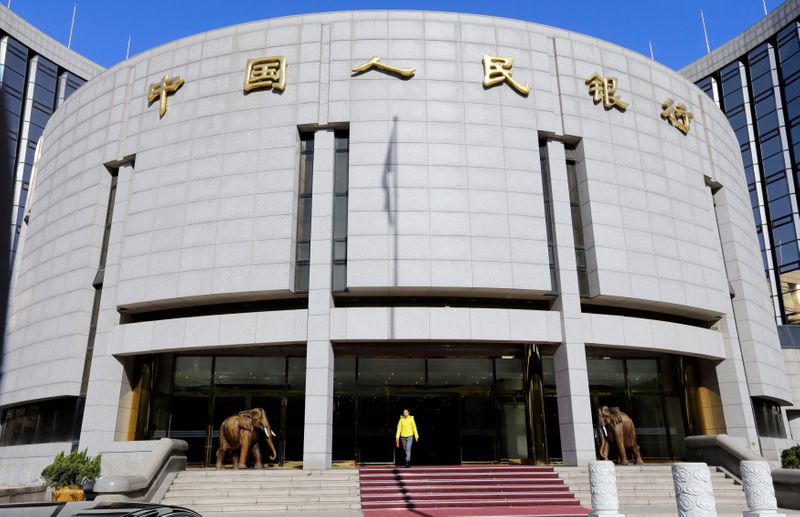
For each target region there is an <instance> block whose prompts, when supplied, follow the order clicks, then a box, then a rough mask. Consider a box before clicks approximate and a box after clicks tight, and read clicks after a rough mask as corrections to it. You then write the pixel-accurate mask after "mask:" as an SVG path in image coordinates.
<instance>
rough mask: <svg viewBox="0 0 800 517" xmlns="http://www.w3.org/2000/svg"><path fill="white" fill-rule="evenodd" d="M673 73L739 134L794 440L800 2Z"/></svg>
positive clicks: (798, 342)
mask: <svg viewBox="0 0 800 517" xmlns="http://www.w3.org/2000/svg"><path fill="white" fill-rule="evenodd" d="M681 73H682V74H683V75H684V76H686V77H688V78H689V79H690V80H692V81H694V82H695V83H696V84H697V85H698V86H699V87H700V88H702V89H703V91H705V92H706V94H708V96H709V97H711V98H712V99H714V102H715V103H716V105H717V106H719V107H720V109H722V110H723V111H724V112H725V115H726V116H727V117H728V120H729V121H730V123H731V126H732V127H733V129H734V132H735V133H736V138H737V140H738V142H739V150H740V152H741V154H742V161H743V164H744V174H745V178H746V181H747V188H748V192H749V195H750V205H751V206H752V208H753V218H754V224H755V228H756V233H757V235H758V243H759V249H760V250H761V260H762V263H763V267H764V272H765V274H766V277H767V280H768V285H769V288H770V297H771V299H772V305H773V311H774V313H775V319H776V321H777V323H778V325H779V327H778V330H779V335H780V338H781V346H782V347H783V353H784V356H785V360H786V365H787V371H789V374H790V378H791V387H792V391H793V400H794V401H795V402H796V404H795V405H794V406H791V407H787V408H785V411H786V413H787V416H788V421H789V424H790V430H789V433H790V434H791V435H793V437H794V439H796V440H800V405H797V403H800V398H799V397H800V370H798V369H797V368H796V365H797V364H798V363H800V212H799V211H798V206H799V205H798V200H800V198H799V197H798V195H799V194H800V189H799V188H798V187H800V172H798V171H800V168H798V164H800V2H798V1H797V0H787V1H785V2H784V3H783V4H781V5H780V6H779V7H778V8H777V9H775V10H774V11H773V12H771V13H769V15H767V16H765V17H764V18H763V19H762V20H761V21H759V22H758V23H756V24H755V25H753V26H752V27H751V28H750V29H748V30H747V31H745V32H743V33H742V34H740V35H739V36H737V37H736V38H734V39H733V40H731V41H729V42H728V43H726V44H725V45H723V46H722V47H720V48H718V49H716V50H715V51H714V52H712V53H710V54H708V55H706V56H704V57H703V58H701V59H698V60H697V61H695V62H694V63H691V64H690V65H688V66H686V67H685V68H684V69H683V70H681ZM775 431H776V432H778V433H780V431H779V430H775ZM765 432H766V430H765Z"/></svg>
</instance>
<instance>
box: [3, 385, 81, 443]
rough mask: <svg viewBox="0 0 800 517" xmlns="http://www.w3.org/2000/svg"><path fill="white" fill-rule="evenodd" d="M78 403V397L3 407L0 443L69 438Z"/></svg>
mask: <svg viewBox="0 0 800 517" xmlns="http://www.w3.org/2000/svg"><path fill="white" fill-rule="evenodd" d="M77 403H78V398H77V397H62V398H58V399H53V400H46V401H42V402H30V403H28V404H25V405H23V406H14V407H7V408H5V409H4V410H3V428H2V431H0V446H6V445H27V444H31V443H51V442H68V441H70V440H72V435H73V432H74V425H75V409H76V404H77Z"/></svg>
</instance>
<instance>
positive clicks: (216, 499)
mask: <svg viewBox="0 0 800 517" xmlns="http://www.w3.org/2000/svg"><path fill="white" fill-rule="evenodd" d="M247 501H248V502H249V503H275V504H286V505H289V504H293V503H301V504H310V503H341V504H344V503H347V504H357V503H358V502H359V501H360V499H359V497H358V496H344V497H343V496H334V495H321V496H318V497H305V498H303V500H302V501H299V500H298V499H297V498H296V497H273V496H271V495H268V494H262V495H261V496H258V497H253V496H250V497H249V498H248V499H247ZM231 502H236V500H235V499H233V500H232V499H231V498H230V497H221V495H220V494H215V496H209V497H190V498H184V497H175V496H172V495H169V496H168V497H165V498H164V499H163V500H162V501H161V504H173V505H176V506H191V505H194V504H203V505H222V504H228V503H231Z"/></svg>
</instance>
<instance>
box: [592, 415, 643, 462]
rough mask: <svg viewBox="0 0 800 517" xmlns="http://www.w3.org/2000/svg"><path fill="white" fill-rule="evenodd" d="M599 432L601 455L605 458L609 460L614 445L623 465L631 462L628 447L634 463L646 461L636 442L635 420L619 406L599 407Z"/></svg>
mask: <svg viewBox="0 0 800 517" xmlns="http://www.w3.org/2000/svg"><path fill="white" fill-rule="evenodd" d="M597 434H598V435H599V436H600V457H601V458H603V459H604V460H608V453H609V451H610V450H611V446H612V445H613V446H614V447H615V448H616V450H617V452H618V454H619V462H620V463H622V464H623V465H629V464H630V462H628V454H627V449H631V452H632V453H633V460H634V463H636V464H637V465H641V464H643V463H644V461H643V460H642V455H641V453H640V452H639V444H638V443H636V429H635V428H634V426H633V420H631V418H630V417H629V416H628V415H626V414H625V413H623V412H622V411H620V410H619V408H618V407H612V408H609V407H608V406H600V407H599V408H597Z"/></svg>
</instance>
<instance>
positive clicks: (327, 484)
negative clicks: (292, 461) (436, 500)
mask: <svg viewBox="0 0 800 517" xmlns="http://www.w3.org/2000/svg"><path fill="white" fill-rule="evenodd" d="M358 479H359V476H358V471H357V470H355V469H336V470H310V471H303V470H298V469H272V468H267V469H248V470H245V469H242V470H234V469H223V470H216V469H202V470H200V469H193V470H187V471H184V472H180V473H179V474H178V475H177V476H176V478H175V479H174V480H173V482H172V484H171V485H170V487H169V489H168V490H167V493H166V494H165V495H164V498H163V499H162V500H161V501H160V502H161V503H162V504H172V505H176V506H184V507H187V508H191V509H193V510H195V511H197V512H198V513H200V514H204V513H216V512H225V513H229V512H232V511H235V512H242V513H252V512H258V513H263V512H270V513H285V512H287V511H308V512H316V511H320V510H357V509H360V508H361V495H360V491H359V483H358Z"/></svg>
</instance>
